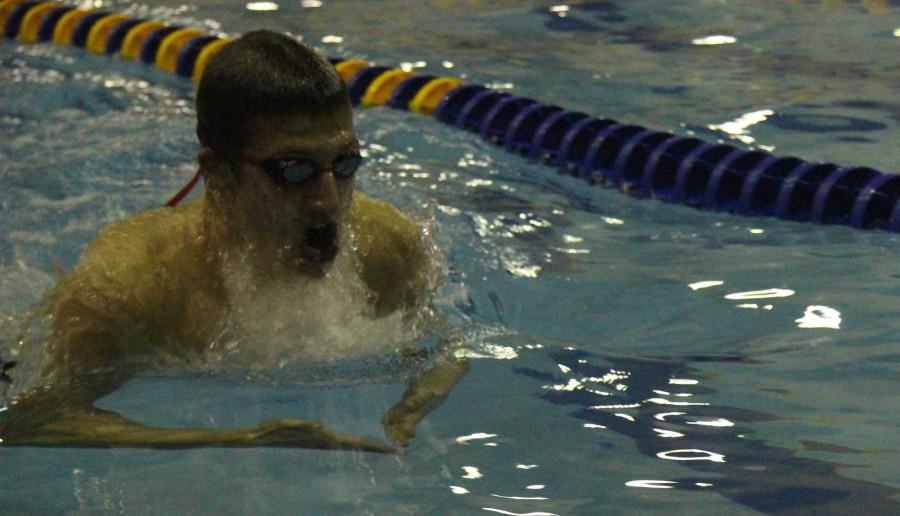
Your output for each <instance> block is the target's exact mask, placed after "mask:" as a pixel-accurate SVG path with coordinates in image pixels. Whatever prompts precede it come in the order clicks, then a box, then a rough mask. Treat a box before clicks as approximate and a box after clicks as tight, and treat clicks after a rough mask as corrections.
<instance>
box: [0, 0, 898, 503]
mask: <svg viewBox="0 0 900 516" xmlns="http://www.w3.org/2000/svg"><path fill="white" fill-rule="evenodd" d="M95 4H96V3H95ZM103 5H104V6H105V7H109V8H110V9H112V10H133V11H138V12H142V13H144V14H149V15H150V16H153V17H157V18H161V19H166V20H170V21H173V22H186V23H192V24H200V25H201V26H203V27H205V28H208V29H210V30H225V31H229V32H231V31H233V32H234V33H240V32H246V31H248V30H251V29H253V28H257V27H267V28H271V29H273V30H278V31H282V32H292V33H294V34H298V35H300V34H302V35H303V36H304V38H305V40H306V41H307V42H309V43H311V44H315V45H317V46H318V47H319V48H321V49H322V50H323V51H324V52H325V53H326V54H328V55H331V56H341V57H362V58H367V59H371V60H374V61H376V62H378V63H379V64H385V65H401V64H402V65H403V66H408V67H411V68H414V69H417V70H422V71H427V72H429V73H435V74H448V75H453V76H461V77H464V78H465V79H466V80H467V81H468V82H472V83H479V84H490V85H493V86H494V87H497V88H501V89H508V90H510V91H512V92H513V93H515V94H518V95H523V96H528V97H533V98H537V99H541V100H543V101H546V102H553V103H557V104H559V105H562V106H565V107H566V108H569V109H577V110H581V111H585V112H588V113H592V114H596V115H603V116H607V117H610V118H615V119H618V120H622V121H627V122H629V123H636V124H640V125H643V126H646V127H653V128H660V129H665V130H670V131H674V132H676V133H679V134H696V135H698V136H700V137H702V138H704V139H708V140H715V139H722V140H725V141H729V142H731V143H733V144H736V145H754V146H759V147H761V148H764V149H767V150H771V151H772V152H774V153H776V154H779V155H796V156H800V157H802V158H804V159H809V160H822V161H833V162H837V163H841V164H847V165H863V166H869V167H873V168H876V169H880V170H882V171H884V172H898V168H900V167H898V165H897V163H898V162H900V148H898V146H897V144H896V142H897V139H898V136H900V100H898V99H900V83H898V81H897V80H896V78H897V76H898V72H900V60H898V58H897V56H898V55H900V53H898V47H900V3H898V2H896V1H881V2H879V1H846V2H834V1H828V2H820V1H817V0H808V1H792V2H784V1H759V2H737V1H718V2H696V1H686V0H685V1H666V2H663V1H650V0H634V1H629V2H625V1H586V2H571V4H570V5H567V4H565V3H563V2H557V3H554V2H540V1H533V2H507V1H495V2H480V1H474V0H473V1H462V0H460V1H437V0H434V1H427V2H425V1H423V2H405V1H399V0H395V1H391V0H378V1H363V0H358V1H337V0H323V1H321V2H311V1H304V2H293V3H290V4H287V3H284V4H282V5H280V6H279V9H278V10H275V11H252V10H248V9H247V6H246V5H245V3H244V2H224V1H203V2H197V3H195V4H193V5H191V6H181V5H177V4H172V3H163V2H159V3H149V4H133V3H126V2H112V3H106V2H104V4H103ZM712 36H726V38H712ZM711 43H718V44H711ZM356 124H357V129H358V133H359V136H360V138H361V140H362V141H363V144H364V148H365V151H366V154H367V160H368V161H367V162H368V165H367V168H366V169H365V172H363V173H361V177H360V181H359V185H358V186H359V189H360V190H362V191H364V192H366V193H368V194H370V195H372V196H375V197H378V198H382V199H386V200H389V201H391V202H392V203H394V204H396V205H397V206H400V207H402V208H404V209H405V210H407V211H409V212H411V213H413V214H414V215H415V216H416V217H419V218H420V219H422V220H431V221H433V222H432V224H433V230H434V234H435V239H436V241H437V243H438V245H439V246H440V248H441V249H442V250H443V252H444V253H445V255H446V257H447V261H448V277H447V281H446V282H445V285H444V287H443V288H442V289H441V290H440V291H439V293H438V296H437V299H436V305H437V307H438V308H439V310H440V311H441V312H442V313H443V314H444V315H445V316H446V317H447V319H448V321H449V325H450V327H451V328H450V329H448V330H446V331H447V332H452V333H454V334H457V335H461V336H462V337H463V339H464V341H465V342H466V348H467V353H468V354H469V355H470V356H471V357H473V358H472V359H471V370H470V372H469V373H468V375H467V376H466V377H465V378H464V380H463V381H462V382H461V383H460V384H459V385H458V386H457V387H456V388H455V389H454V391H453V392H452V394H451V396H450V398H449V399H448V400H447V401H446V402H445V403H444V404H443V405H442V406H441V407H440V408H439V409H437V410H436V411H435V412H434V413H432V414H431V415H430V416H429V417H428V418H427V419H426V420H425V421H423V423H422V424H420V426H419V431H418V435H417V437H416V438H415V439H414V440H413V442H412V444H411V445H410V447H409V448H408V450H407V453H406V454H405V455H404V456H402V457H393V456H377V455H368V454H358V453H348V452H319V451H305V450H277V449H272V450H217V449H201V450H182V451H152V450H147V451H132V450H80V449H41V448H0V464H2V467H0V508H2V510H0V512H2V513H4V514H7V513H9V514H18V513H22V514H35V513H44V514H56V513H73V514H94V513H101V512H113V513H126V514H135V513H150V514H169V513H209V514H217V513H227V514H234V513H257V514H296V513H301V514H432V513H433V514H481V513H484V514H560V515H563V514H600V513H604V514H644V513H647V514H655V513H675V514H754V513H759V512H762V513H773V514H805V513H809V514H826V513H849V512H851V511H852V512H853V513H866V512H867V513H870V514H890V513H897V512H898V505H900V504H898V499H900V492H898V489H900V482H898V480H897V479H898V478H900V470H898V467H897V464H898V461H900V438H898V433H897V431H896V429H897V427H898V424H900V418H898V415H897V414H900V402H898V397H897V396H896V392H897V389H898V386H900V353H898V351H897V343H898V340H900V325H898V323H897V321H896V318H895V313H896V311H897V309H898V308H900V302H898V301H897V296H898V294H900V288H898V282H900V265H898V261H897V259H896V256H897V251H898V248H900V238H898V237H897V236H896V235H893V234H889V233H885V232H860V231H855V230H852V229H849V228H845V227H832V226H815V225H808V224H799V223H793V222H785V221H779V220H774V219H756V218H739V217H734V216H730V215H724V214H717V213H708V212H700V211H694V210H691V209H689V208H685V207H680V206H673V205H667V204H663V203H658V202H655V201H649V200H636V199H633V198H629V197H626V196H622V195H620V194H618V193H616V192H614V191H610V190H604V189H601V188H590V187H588V186H587V185H585V184H584V183H582V182H579V181H577V180H575V179H572V178H569V177H564V176H558V175H556V174H555V173H554V172H553V171H552V170H550V169H548V168H545V167H543V166H541V165H538V164H533V163H529V162H527V161H525V160H524V159H522V158H520V157H517V156H513V155H509V154H506V153H505V152H504V151H503V150H502V149H500V148H497V147H493V146H492V145H490V144H489V143H486V142H484V141H482V140H479V139H478V138H477V137H476V136H473V135H471V134H467V133H462V132H459V131H458V130H456V129H454V128H452V127H449V126H444V125H442V124H439V123H438V122H436V121H434V120H432V119H428V118H423V117H418V116H415V115H411V114H408V113H404V112H397V111H391V110H388V109H373V110H367V111H358V112H357V115H356ZM196 151H197V144H196V142H195V139H194V136H193V107H192V91H191V85H190V84H189V83H187V82H185V81H182V80H179V79H176V78H174V77H171V76H167V75H164V74H162V73H160V72H157V71H153V70H152V69H147V68H143V67H141V66H139V65H136V64H133V63H127V62H123V61H120V60H116V59H107V58H102V57H95V56H87V55H84V54H83V53H81V52H80V51H76V50H72V49H68V48H62V47H54V46H48V45H22V44H19V43H15V42H8V41H4V42H3V43H2V44H0V210H2V216H0V338H2V339H3V340H2V341H0V351H4V352H5V353H8V352H9V350H14V349H16V345H15V341H16V339H17V338H18V335H19V326H20V323H21V321H22V319H23V318H24V317H25V315H26V314H27V312H28V310H29V308H30V307H32V306H33V305H34V304H35V303H36V302H38V301H39V299H40V298H41V296H42V295H43V294H44V293H46V292H47V290H48V289H49V288H50V287H51V286H52V285H53V283H54V278H55V275H56V272H55V271H56V270H57V269H61V270H63V271H65V270H68V269H70V268H71V267H72V266H73V265H74V264H75V262H76V261H77V259H78V256H79V254H80V253H81V251H82V250H83V249H84V247H85V246H86V245H87V244H88V242H89V241H90V240H91V239H92V238H93V237H94V235H95V233H96V231H97V230H98V229H99V228H101V227H103V226H104V225H106V224H108V223H110V222H113V221H116V220H120V219H122V218H124V217H126V216H127V215H129V214H131V213H134V212H136V211H138V210H141V209H145V208H150V207H155V206H159V205H160V204H162V203H163V202H164V201H165V200H166V199H167V198H168V196H169V195H170V194H171V193H172V192H174V191H176V190H177V189H178V188H179V187H180V186H181V185H182V184H183V183H184V182H185V181H186V180H187V179H188V178H189V177H190V176H191V174H192V172H193V170H194V155H195V153H196ZM361 340H364V339H362V338H361ZM361 345H364V343H362V342H361ZM21 352H22V353H24V351H21ZM22 367H27V364H23V365H22ZM407 374H409V373H408V372H406V371H404V370H403V368H402V367H400V368H399V370H398V368H386V369H385V370H378V371H375V372H372V371H366V372H362V371H360V370H358V369H357V370H354V369H352V368H351V369H343V370H335V371H321V370H318V371H311V372H309V374H308V375H303V374H299V373H297V372H292V373H290V374H288V373H284V374H283V375H281V376H279V374H278V372H277V371H276V372H275V373H268V374H266V375H261V376H252V377H250V378H249V379H248V378H247V377H246V376H244V375H242V374H241V372H240V371H238V372H234V371H229V372H227V373H223V374H215V373H208V372H207V373H204V374H196V373H190V372H184V371H165V372H158V373H156V372H154V373H147V374H144V375H142V376H140V377H139V378H136V379H134V380H133V381H131V382H129V383H128V384H126V385H125V386H124V387H123V388H122V389H120V390H119V391H117V392H116V393H114V394H112V395H110V396H108V397H106V398H104V399H102V400H101V401H100V406H102V407H104V408H110V409H113V410H116V411H118V412H121V413H122V414H124V415H126V416H128V417H130V418H133V419H135V420H137V421H140V422H144V423H148V424H153V425H158V426H200V427H236V426H246V425H251V424H255V423H257V422H259V421H262V420H265V419H270V418H273V417H299V418H317V419H321V420H322V421H324V422H325V423H327V424H328V425H329V426H332V427H334V428H337V429H341V430H344V431H348V432H354V433H359V434H362V435H366V436H370V437H372V438H375V439H382V438H383V434H382V430H381V426H380V424H379V422H378V420H379V418H380V416H381V414H383V413H384V412H385V411H386V410H387V409H388V408H389V407H391V406H392V405H393V404H394V403H396V401H397V400H398V399H399V398H400V396H401V394H402V392H403V389H404V377H405V376H406V375H407Z"/></svg>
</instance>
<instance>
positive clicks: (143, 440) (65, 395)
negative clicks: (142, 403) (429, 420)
mask: <svg viewBox="0 0 900 516" xmlns="http://www.w3.org/2000/svg"><path fill="white" fill-rule="evenodd" d="M119 381H121V379H120V378H110V377H98V378H93V379H85V378H81V379H79V380H78V382H77V383H73V384H70V385H56V386H53V387H51V388H50V389H48V390H39V391H33V392H31V393H29V394H28V395H26V396H25V397H24V398H23V399H22V400H19V402H18V403H16V404H15V405H13V406H12V407H10V410H9V413H8V414H6V415H5V416H6V417H5V420H3V421H2V422H0V438H2V444H3V445H5V446H45V447H48V446H49V447H79V448H162V449H169V448H197V447H220V448H221V447H232V448H234V447H239V448H251V447H264V446H277V447H292V448H315V449H341V450H361V451H369V452H379V453H392V452H394V451H395V450H394V449H393V448H391V447H390V446H386V445H384V444H381V443H377V442H374V441H370V440H367V439H364V438H361V437H357V436H353V435H347V434H341V433H337V432H332V431H330V430H327V429H325V428H324V427H323V426H322V424H321V423H318V422H315V421H301V420H297V419H278V420H273V421H268V422H264V423H261V424H259V425H256V426H253V427H248V428H235V429H198V428H158V427H150V426H145V425H142V424H140V423H136V422H134V421H131V420H129V419H127V418H125V417H123V416H121V415H119V414H117V413H115V412H111V411H107V410H101V409H98V408H95V407H93V405H92V400H93V398H95V397H97V395H98V393H103V392H106V391H111V390H114V389H115V388H116V387H117V386H118V385H117V384H118V382H119ZM86 382H87V383H86Z"/></svg>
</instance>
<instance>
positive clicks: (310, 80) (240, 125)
mask: <svg viewBox="0 0 900 516" xmlns="http://www.w3.org/2000/svg"><path fill="white" fill-rule="evenodd" d="M349 105H350V97H349V94H348V93H347V88H346V86H345V85H344V83H343V81H342V80H341V77H340V75H338V73H337V71H336V70H335V69H334V66H332V65H331V63H329V62H328V60H327V59H325V57H324V56H322V55H321V54H319V53H317V52H316V51H314V50H313V49H311V48H309V47H308V46H306V45H304V44H302V43H300V42H299V41H297V40H295V39H292V38H290V37H288V36H285V35H283V34H278V33H275V32H272V31H267V30H258V31H253V32H248V33H247V34H245V35H243V36H241V37H240V38H238V39H236V40H235V41H234V42H232V43H230V44H229V45H227V46H225V47H224V48H223V49H222V50H221V51H219V52H218V53H217V54H215V56H213V58H212V59H211V60H210V62H209V64H208V65H207V66H206V68H205V69H204V72H203V76H202V78H201V80H200V84H199V85H198V87H197V137H198V139H199V140H200V143H201V144H202V145H203V146H204V147H210V148H212V149H215V150H216V151H217V152H220V153H226V154H228V153H234V152H236V151H239V150H240V149H241V147H242V146H243V145H244V144H245V143H246V140H247V138H248V137H250V136H251V134H250V133H248V129H249V127H248V123H249V122H250V121H251V120H253V119H256V118H265V117H267V116H284V115H299V114H307V115H325V114H328V113H331V112H333V111H335V110H337V109H340V108H343V107H347V106H349Z"/></svg>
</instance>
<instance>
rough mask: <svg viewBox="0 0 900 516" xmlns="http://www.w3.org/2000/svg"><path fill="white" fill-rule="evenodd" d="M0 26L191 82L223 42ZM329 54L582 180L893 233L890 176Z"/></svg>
mask: <svg viewBox="0 0 900 516" xmlns="http://www.w3.org/2000/svg"><path fill="white" fill-rule="evenodd" d="M0 28H2V30H3V34H4V35H5V36H6V37H7V38H9V39H18V40H20V41H24V42H38V41H53V42H54V43H56V44H60V45H70V46H76V47H82V48H86V49H87V50H88V51H90V52H93V53H102V54H107V55H119V56H120V57H123V58H125V59H130V60H135V61H141V62H143V63H145V64H152V65H155V66H156V67H157V68H159V69H161V70H163V71H166V72H169V73H174V74H176V75H179V76H182V77H186V78H191V79H193V80H194V81H195V82H196V81H198V80H199V78H200V76H201V75H202V74H203V70H204V69H205V67H206V63H208V62H209V59H210V58H211V57H212V56H213V55H215V53H216V52H218V51H219V50H221V49H222V48H223V47H224V46H226V45H227V44H228V43H229V42H230V41H231V40H230V39H226V38H221V37H218V36H214V35H210V34H207V33H206V32H205V31H203V30H202V29H197V28H185V27H181V26H177V25H169V24H166V23H164V22H161V21H155V20H144V19H136V18H131V17H129V16H127V15H122V14H116V13H110V12H107V11H101V10H91V9H81V8H75V7H71V6H66V5H63V4H59V3H56V2H38V1H33V0H0ZM331 62H332V63H333V64H334V65H335V68H336V69H337V71H338V73H339V74H340V75H341V77H342V78H343V79H344V82H346V83H347V88H348V90H349V92H350V97H351V100H352V101H353V103H354V105H362V106H366V107H369V106H382V105H386V106H389V107H391V108H394V109H402V110H406V111H412V112H415V113H420V114H424V115H428V116H433V117H435V118H437V119H438V120H440V121H441V122H444V123H446V124H450V125H453V126H456V127H459V128H461V129H464V130H466V131H470V132H473V133H477V134H479V135H480V136H481V137H482V138H484V139H486V140H487V141H490V142H492V143H494V144H495V145H499V146H502V147H503V148H505V149H506V150H508V151H510V152H513V153H516V154H519V155H522V156H524V157H525V158H527V159H529V160H531V161H535V162H540V163H543V164H546V165H548V166H551V167H555V168H557V169H559V171H560V172H562V173H565V174H570V175H574V176H577V177H580V178H582V179H584V180H586V181H587V182H588V183H590V184H603V185H607V186H611V187H615V188H618V189H619V190H620V191H622V192H624V193H627V194H629V195H632V196H635V197H640V198H652V199H659V200H662V201H666V202H671V203H678V204H684V205H687V206H691V207H694V208H698V209H703V210H711V211H720V212H728V213H733V214H737V215H745V216H771V217H778V218H782V219H788V220H794V221H800V222H813V223H820V224H845V225H849V226H852V227H854V228H860V229H883V230H887V231H892V232H900V202H898V199H900V174H885V173H882V172H879V171H877V170H874V169H871V168H868V167H845V166H840V165H836V164H833V163H813V162H808V161H804V160H802V159H799V158H795V157H779V156H774V155H772V154H770V153H768V152H764V151H761V150H746V149H740V148H737V147H734V146H732V145H728V144H724V143H710V142H706V141H703V140H701V139H699V138H694V137H689V136H678V135H675V134H673V133H669V132H666V131H659V130H653V129H647V128H645V127H641V126H638V125H631V124H624V123H620V122H618V121H615V120H611V119H607V118H599V117H594V116H591V115H589V114H587V113H581V112H575V111H568V110H566V109H564V108H562V107H559V106H556V105H551V104H545V103H542V102H540V101H538V100H535V99H530V98H526V97H519V96H514V95H511V94H509V93H506V92H500V91H496V90H492V89H489V88H486V87H484V86H479V85H471V84H463V83H462V81H460V80H459V79H456V78H453V77H435V76H432V75H425V74H414V73H412V72H409V71H406V70H401V69H397V68H390V67H385V66H376V65H374V64H372V63H370V62H368V61H362V60H355V59H331ZM196 179H197V178H194V180H192V183H191V184H193V183H195V182H196ZM184 194H186V192H185V191H182V192H179V195H180V196H181V197H183V196H184ZM178 200H180V197H178V199H173V201H174V202H173V201H170V203H168V204H173V203H177V202H178Z"/></svg>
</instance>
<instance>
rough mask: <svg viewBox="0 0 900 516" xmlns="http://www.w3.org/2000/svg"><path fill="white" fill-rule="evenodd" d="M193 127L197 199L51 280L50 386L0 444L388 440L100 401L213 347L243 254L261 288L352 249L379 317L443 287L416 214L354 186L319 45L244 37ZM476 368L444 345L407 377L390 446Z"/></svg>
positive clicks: (382, 448)
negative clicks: (198, 420)
mask: <svg viewBox="0 0 900 516" xmlns="http://www.w3.org/2000/svg"><path fill="white" fill-rule="evenodd" d="M197 136H198V138H199V140H200V144H201V147H202V148H201V150H200V151H199V153H198V164H199V166H198V174H200V175H202V176H203V177H204V178H205V182H206V189H205V191H204V193H203V195H202V197H201V198H200V199H199V200H198V201H196V202H193V203H190V204H186V205H181V206H176V207H167V208H159V209H155V210H150V211H146V212H143V213H140V214H137V215H135V216H133V217H131V218H129V219H126V220H125V221H122V222H120V223H117V224H113V225H111V226H109V227H107V228H105V229H103V230H102V231H101V232H100V233H99V235H98V237H97V239H96V240H95V241H94V242H93V243H91V245H90V246H89V247H88V248H87V250H86V251H85V253H84V255H83V256H82V257H81V260H80V261H79V263H78V264H77V265H76V267H75V268H74V270H73V271H72V272H71V273H70V274H68V275H67V276H66V277H64V278H63V279H62V280H61V281H60V282H59V283H58V285H57V286H56V287H55V289H54V290H53V291H52V292H51V294H50V295H49V297H48V299H47V300H46V303H45V306H46V310H47V311H48V313H49V315H50V337H49V341H48V343H47V346H46V365H45V366H44V367H43V370H42V372H41V374H42V381H43V383H45V384H46V387H44V388H41V389H35V390H33V391H30V392H28V393H25V394H23V395H21V396H19V397H18V398H16V399H15V400H14V401H13V403H11V404H10V406H9V410H8V411H7V413H6V414H3V415H2V416H0V439H2V444H3V445H26V446H76V447H138V448H174V447H178V448H182V447H200V446H214V447H254V446H285V447H305V448H322V449H356V450H365V451H373V452H392V451H395V448H394V447H393V446H391V445H387V444H384V443H381V442H377V441H374V440H369V439H366V438H363V437H359V436H354V435H346V434H341V433H337V432H334V431H331V430H328V429H326V428H325V427H324V426H323V425H322V424H320V423H318V422H315V421H305V420H297V419H279V420H275V421H268V422H263V423H261V424H259V425H256V426H253V427H249V428H238V429H177V428H155V427H149V426H145V425H142V424H140V423H137V422H134V421H131V420H129V419H127V418H125V417H123V416H121V415H119V414H116V413H114V412H111V411H107V410H101V409H98V408H96V407H94V402H95V401H96V400H97V399H98V398H100V397H102V396H104V395H106V394H109V393H110V392H112V391H114V390H116V389H117V388H118V387H120V386H121V385H122V384H123V383H125V382H126V381H127V380H128V379H129V378H130V377H132V376H133V375H134V374H136V373H137V372H139V371H141V370H145V369H148V368H152V367H154V366H155V365H157V364H159V363H160V362H159V357H163V356H164V357H167V358H171V357H175V358H176V359H179V360H184V361H186V362H189V361H192V360H196V359H197V357H201V359H202V356H203V355H204V352H205V351H206V350H207V348H208V347H209V346H210V344H211V343H213V342H215V341H216V339H217V338H219V337H220V334H221V332H222V328H223V321H226V320H228V318H229V311H230V309H231V306H230V298H229V293H230V292H231V291H230V290H229V288H228V286H227V284H226V283H227V281H226V274H227V271H228V270H229V267H233V266H234V265H235V264H240V266H241V267H244V268H246V269H249V270H250V271H251V277H252V278H253V280H254V283H255V285H259V286H260V288H264V286H265V285H266V284H273V283H277V282H279V281H282V280H288V279H291V278H296V277H303V278H309V279H310V281H317V280H319V279H321V278H323V277H324V276H325V275H326V274H327V273H328V271H329V270H330V268H331V266H332V265H333V263H334V262H335V261H336V258H337V257H338V256H339V255H340V254H341V253H348V254H352V258H353V260H354V263H356V264H357V268H358V270H359V276H360V278H361V280H362V282H363V283H364V284H365V286H366V287H367V291H368V305H369V309H370V310H369V311H370V312H371V315H372V317H382V316H386V315H389V314H392V313H397V312H400V313H403V314H404V316H405V317H412V316H413V314H414V313H415V311H416V310H417V309H419V308H421V307H422V306H425V305H427V303H428V302H429V300H430V297H431V295H432V290H433V288H434V281H433V279H432V278H430V277H429V272H428V271H429V268H428V260H429V257H428V253H427V252H426V248H425V245H424V244H423V241H422V238H421V233H420V231H419V228H418V227H417V226H416V225H415V224H414V223H413V222H412V221H410V220H409V219H408V218H407V217H406V216H405V215H404V214H402V213H401V212H400V211H398V210H397V209H395V208H393V207H392V206H390V205H388V204H386V203H384V202H380V201H377V200H374V199H372V198H369V197H367V196H365V195H363V194H361V193H358V192H354V178H355V173H356V172H357V169H358V167H359V166H360V160H361V159H360V148H359V142H358V141H357V139H356V135H355V132H354V129H353V118H352V110H351V106H350V101H349V96H348V93H347V90H346V87H345V85H344V84H343V82H342V80H341V78H340V76H339V75H338V74H337V72H336V70H335V69H334V67H333V66H332V65H331V64H330V63H329V62H328V61H327V60H325V59H324V58H323V57H322V56H320V55H319V54H317V53H316V52H314V51H313V50H311V49H309V48H308V47H306V46H304V45H302V44H300V43H298V42H297V41H295V40H293V39H291V38H289V37H286V36H283V35H279V34H276V33H273V32H269V31H255V32H251V33H248V34H246V35H244V36H243V37H241V38H239V39H237V40H235V41H234V42H233V43H231V44H229V45H228V46H227V47H225V48H224V49H223V50H221V51H220V52H219V53H218V54H217V55H216V56H215V57H214V58H213V59H212V60H211V61H210V62H209V64H208V66H207V68H206V70H205V72H204V74H203V77H202V80H201V81H200V83H199V85H198V89H197ZM351 236H352V241H353V245H348V244H347V242H349V241H350V240H351ZM317 344H319V345H325V344H323V343H317ZM465 370H466V365H465V364H464V363H463V362H456V361H453V360H446V361H443V362H439V363H438V364H436V365H435V366H434V367H433V368H432V369H430V370H428V371H426V372H425V373H423V374H422V375H420V376H419V377H418V378H416V379H414V380H413V381H412V382H411V384H410V386H409V388H408V389H407V391H406V393H405V394H404V396H403V399H402V400H401V402H399V403H398V404H397V405H396V406H394V407H393V408H392V409H390V410H389V411H388V413H387V414H386V415H385V416H384V417H383V418H382V423H383V425H384V428H385V433H386V434H387V436H388V437H389V438H390V439H391V440H392V441H393V443H394V444H396V445H399V446H405V445H406V444H407V442H408V440H409V439H410V438H411V437H412V436H413V435H414V434H415V427H416V424H417V423H418V422H419V421H420V420H421V419H422V418H423V417H424V416H425V414H427V413H428V412H429V411H430V410H432V409H433V408H434V407H436V406H437V405H438V404H439V403H440V402H441V401H442V400H443V399H444V398H445V397H446V396H447V393H448V392H449V391H450V389H451V388H452V386H453V385H454V384H455V383H456V382H457V381H459V379H460V378H461V377H462V376H463V374H464V373H465Z"/></svg>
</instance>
